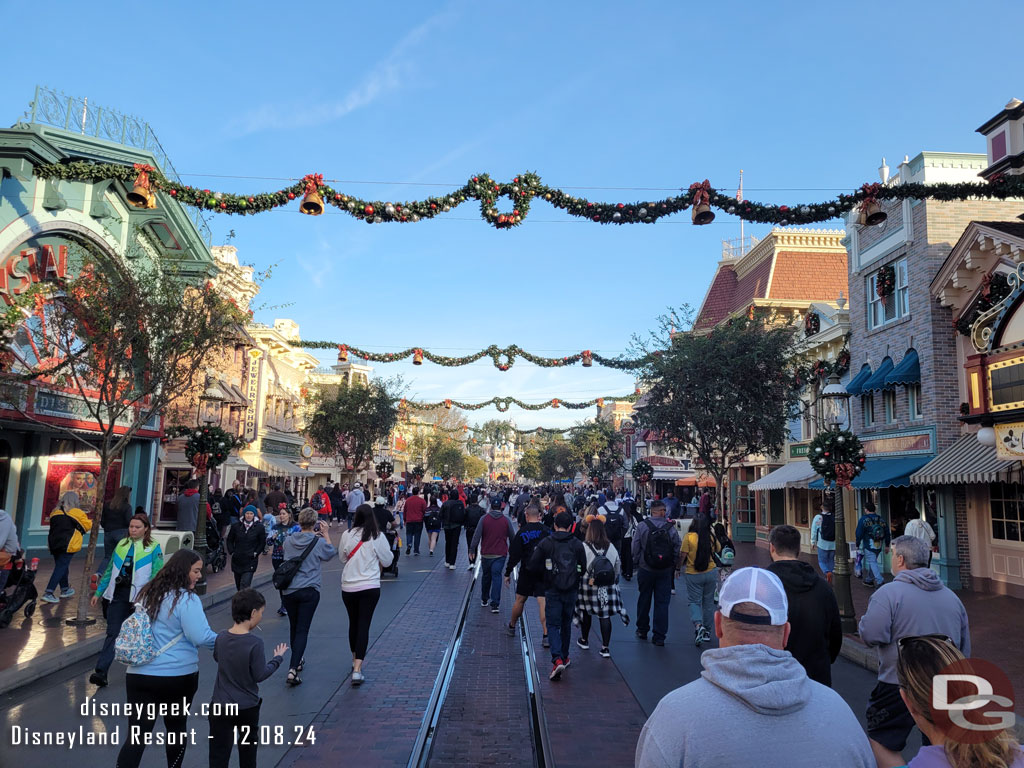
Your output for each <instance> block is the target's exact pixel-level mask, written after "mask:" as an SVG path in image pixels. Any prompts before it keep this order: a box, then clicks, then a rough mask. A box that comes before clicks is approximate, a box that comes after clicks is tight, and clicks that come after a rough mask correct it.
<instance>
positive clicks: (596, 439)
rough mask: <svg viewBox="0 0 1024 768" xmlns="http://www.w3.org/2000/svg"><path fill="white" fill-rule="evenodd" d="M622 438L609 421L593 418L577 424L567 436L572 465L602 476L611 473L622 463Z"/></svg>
mask: <svg viewBox="0 0 1024 768" xmlns="http://www.w3.org/2000/svg"><path fill="white" fill-rule="evenodd" d="M622 440H623V438H622V435H621V434H620V433H619V432H617V431H616V429H615V425H614V424H612V423H611V422H610V421H606V420H604V419H595V420H594V421H587V422H583V423H581V424H578V425H577V426H576V428H575V429H573V431H572V436H571V437H570V438H569V446H570V448H571V449H572V462H573V466H574V467H575V468H578V469H581V470H582V469H586V470H588V471H589V472H591V473H595V474H598V475H601V476H602V477H604V476H606V475H610V474H612V473H613V472H615V471H617V470H618V469H620V468H621V467H622V465H623V456H622ZM595 456H596V457H597V460H596V461H595V460H594V457H595Z"/></svg>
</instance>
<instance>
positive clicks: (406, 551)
mask: <svg viewBox="0 0 1024 768" xmlns="http://www.w3.org/2000/svg"><path fill="white" fill-rule="evenodd" d="M410 552H412V550H411V549H407V550H405V556H406V557H408V556H409V553H410ZM416 554H417V555H418V554H419V552H417V553H416Z"/></svg>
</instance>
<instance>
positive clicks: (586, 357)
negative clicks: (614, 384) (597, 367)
mask: <svg viewBox="0 0 1024 768" xmlns="http://www.w3.org/2000/svg"><path fill="white" fill-rule="evenodd" d="M593 364H594V355H593V353H591V351H590V350H589V349H585V350H583V367H584V368H589V367H590V366H592V365H593Z"/></svg>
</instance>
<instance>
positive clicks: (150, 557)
mask: <svg viewBox="0 0 1024 768" xmlns="http://www.w3.org/2000/svg"><path fill="white" fill-rule="evenodd" d="M152 530H153V528H152V526H151V525H150V522H149V517H147V516H146V515H135V516H134V517H132V519H131V520H130V521H129V523H128V530H127V535H126V536H125V537H123V538H122V539H121V541H119V542H117V543H116V544H115V546H114V548H113V551H112V552H111V558H110V564H109V565H108V566H107V567H106V568H105V569H104V571H103V575H102V576H101V577H100V580H99V586H97V587H96V593H95V594H94V595H93V596H92V597H91V598H90V599H89V603H90V605H92V606H93V607H94V608H95V607H96V604H97V603H99V601H100V598H102V599H103V601H104V602H105V603H106V609H105V610H104V613H105V614H106V617H107V638H106V640H105V641H104V642H103V649H102V650H101V651H100V656H99V658H98V659H97V660H96V670H95V671H94V672H93V673H92V674H91V675H90V676H89V682H90V683H92V684H93V685H98V686H99V687H100V688H103V687H104V686H105V685H106V684H107V672H109V671H110V665H111V664H113V663H114V642H115V641H116V640H117V635H118V633H119V632H120V631H121V625H122V624H124V621H125V619H127V618H128V617H129V616H131V615H132V613H133V610H134V609H133V608H132V604H133V603H134V602H135V598H136V597H137V596H138V594H139V591H140V590H141V589H142V588H143V587H144V586H146V584H148V583H149V581H150V580H151V579H152V578H153V577H154V576H156V574H157V573H159V572H160V569H161V568H162V567H163V565H164V555H163V552H162V551H161V550H160V545H159V544H157V543H156V542H155V541H153V536H152Z"/></svg>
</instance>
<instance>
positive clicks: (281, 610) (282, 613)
mask: <svg viewBox="0 0 1024 768" xmlns="http://www.w3.org/2000/svg"><path fill="white" fill-rule="evenodd" d="M277 615H278V616H287V615H288V611H286V610H285V607H284V606H283V605H282V606H281V607H280V608H278V609H277Z"/></svg>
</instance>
